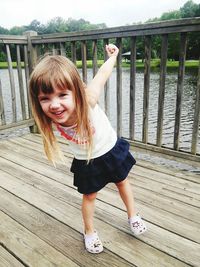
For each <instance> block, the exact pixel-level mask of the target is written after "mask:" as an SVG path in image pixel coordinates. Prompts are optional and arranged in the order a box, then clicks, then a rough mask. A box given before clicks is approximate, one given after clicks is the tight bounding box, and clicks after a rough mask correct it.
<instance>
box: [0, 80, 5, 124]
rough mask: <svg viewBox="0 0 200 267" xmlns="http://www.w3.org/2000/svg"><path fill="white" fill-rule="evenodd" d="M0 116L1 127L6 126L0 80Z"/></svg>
mask: <svg viewBox="0 0 200 267" xmlns="http://www.w3.org/2000/svg"><path fill="white" fill-rule="evenodd" d="M0 116H1V125H5V124H6V118H5V111H4V103H3V93H2V85H1V79H0Z"/></svg>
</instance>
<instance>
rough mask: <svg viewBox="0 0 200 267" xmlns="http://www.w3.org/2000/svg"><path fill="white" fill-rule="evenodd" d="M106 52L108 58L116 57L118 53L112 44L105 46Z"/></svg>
mask: <svg viewBox="0 0 200 267" xmlns="http://www.w3.org/2000/svg"><path fill="white" fill-rule="evenodd" d="M106 52H107V54H108V57H112V56H117V55H118V53H119V49H118V47H117V46H116V45H114V44H108V45H106Z"/></svg>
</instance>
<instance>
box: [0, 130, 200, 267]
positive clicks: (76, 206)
mask: <svg viewBox="0 0 200 267" xmlns="http://www.w3.org/2000/svg"><path fill="white" fill-rule="evenodd" d="M61 145H62V148H63V150H64V151H65V152H66V156H67V157H68V163H67V165H69V166H70V161H71V157H70V155H69V153H68V152H67V149H68V147H67V145H65V144H64V143H62V144H61ZM69 166H67V167H66V166H64V165H59V166H58V168H57V169H55V168H54V167H52V166H51V165H50V164H49V163H48V162H47V160H46V157H45V156H44V154H43V152H42V142H41V138H40V136H39V135H31V134H28V135H25V136H22V137H16V138H13V139H10V140H3V141H1V142H0V210H1V211H0V245H1V246H0V266H2V267H7V266H12V267H20V266H35V267H46V266H54V267H55V266H58V267H62V266H63V267H68V266H72V267H73V266H90V267H91V266H95V267H96V266H120V267H122V266H141V267H146V266H147V267H157V266H158V267H163V266H169V267H175V266H177V267H183V266H200V209H199V207H200V175H199V174H192V173H188V172H185V173H183V172H181V171H178V170H177V169H171V168H166V167H161V166H158V165H153V164H152V163H149V162H145V161H143V160H138V162H137V166H135V168H133V170H132V172H131V173H130V182H131V184H132V185H133V190H134V194H135V200H136V206H137V209H138V210H139V211H141V213H142V215H143V217H144V219H145V221H146V223H147V226H148V228H149V230H148V232H147V233H145V234H144V235H143V236H141V237H137V238H136V237H134V236H132V234H131V233H130V230H129V226H128V224H127V217H126V212H125V210H124V206H123V204H122V201H121V199H120V198H119V195H118V193H117V191H116V187H115V186H114V185H108V186H106V188H104V189H103V190H102V191H101V192H100V193H99V194H98V199H97V202H96V214H95V225H96V228H97V230H98V231H99V234H100V237H101V239H102V241H103V244H104V247H105V250H104V252H103V253H101V254H99V255H91V254H89V253H87V252H86V251H85V249H84V245H83V238H82V223H81V211H80V206H81V195H80V194H79V193H77V191H76V190H75V188H74V187H73V185H72V175H71V173H70V171H69Z"/></svg>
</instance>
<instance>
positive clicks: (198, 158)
mask: <svg viewBox="0 0 200 267" xmlns="http://www.w3.org/2000/svg"><path fill="white" fill-rule="evenodd" d="M125 139H126V138H125ZM128 141H129V142H130V144H131V146H132V147H135V148H140V149H144V150H146V151H149V152H157V153H161V154H164V155H166V156H173V157H178V158H182V159H186V160H192V161H196V162H200V154H199V153H198V154H196V155H192V154H191V153H190V152H186V151H183V150H179V151H176V150H173V149H171V148H168V147H164V146H162V147H157V146H155V145H152V144H144V143H142V142H140V141H132V140H128Z"/></svg>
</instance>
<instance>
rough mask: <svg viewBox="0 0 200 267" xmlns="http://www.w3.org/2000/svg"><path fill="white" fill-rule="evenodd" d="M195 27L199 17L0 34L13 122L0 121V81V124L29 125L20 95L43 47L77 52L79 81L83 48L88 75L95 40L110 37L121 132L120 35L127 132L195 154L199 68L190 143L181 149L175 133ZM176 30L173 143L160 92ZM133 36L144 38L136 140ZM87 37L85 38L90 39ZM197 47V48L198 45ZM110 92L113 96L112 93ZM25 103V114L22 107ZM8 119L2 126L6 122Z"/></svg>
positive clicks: (173, 151)
mask: <svg viewBox="0 0 200 267" xmlns="http://www.w3.org/2000/svg"><path fill="white" fill-rule="evenodd" d="M193 32H196V33H199V32H200V18H191V19H182V20H173V21H163V22H156V23H148V24H139V25H131V26H123V27H113V28H108V29H101V30H91V31H82V32H72V33H56V34H45V35H37V34H36V33H34V32H32V33H29V34H28V35H27V36H20V37H17V36H6V35H2V36H0V45H2V46H4V49H5V50H6V53H7V61H8V70H9V77H10V86H11V99H10V101H12V116H13V121H12V124H9V125H7V123H6V122H5V114H4V112H3V111H4V108H2V107H3V102H4V101H3V95H2V85H1V83H0V113H1V125H0V130H5V129H6V128H9V129H10V128H12V125H13V126H16V127H21V126H22V125H23V122H24V125H26V124H25V122H26V123H28V124H27V125H28V126H33V124H34V123H33V118H32V115H31V112H30V105H29V99H28V97H27V99H26V100H24V95H23V93H24V91H26V95H27V96H28V86H27V85H28V78H29V74H30V72H31V71H32V69H33V68H34V65H35V64H36V62H37V59H38V58H40V57H41V56H43V55H44V54H45V53H53V54H61V55H64V56H67V57H69V58H71V60H72V61H73V62H74V63H75V64H77V58H78V59H81V67H82V78H83V80H84V82H87V80H88V68H87V60H88V55H87V54H88V49H90V50H91V51H90V58H91V59H92V72H93V75H95V73H96V72H97V70H98V60H99V57H98V52H99V45H98V44H99V42H101V50H102V49H103V48H102V46H103V45H105V44H107V43H108V42H109V41H110V40H111V41H112V42H113V41H114V42H115V43H116V44H117V46H118V47H119V56H118V59H117V64H116V102H117V105H116V116H117V119H116V129H117V133H118V135H119V136H122V131H123V123H122V120H123V90H122V87H123V86H122V85H123V81H122V79H123V73H122V61H123V55H122V54H123V53H122V51H123V42H124V40H129V42H130V46H129V49H130V58H129V69H130V74H129V81H130V83H129V95H128V98H129V122H128V124H129V127H128V128H129V129H128V136H127V135H126V136H125V137H126V138H128V139H129V140H130V141H132V142H133V143H134V145H137V146H139V147H144V148H149V149H151V150H156V151H160V152H162V153H167V154H170V155H179V156H182V157H187V158H190V159H194V160H198V161H199V160H200V151H199V149H200V148H199V147H200V144H199V113H200V111H199V106H200V99H199V91H200V71H199V72H198V73H199V74H198V78H197V84H196V86H195V88H196V89H195V90H196V92H194V93H195V101H194V109H193V110H194V116H193V119H192V124H191V129H190V131H191V133H192V134H191V140H190V148H189V149H184V148H182V147H181V145H180V143H181V142H180V135H181V114H182V112H181V111H182V108H183V93H184V77H185V62H186V55H187V49H188V47H187V45H188V38H189V36H190V34H191V33H193ZM175 34H176V35H177V36H178V38H179V44H180V45H179V66H178V70H177V84H176V87H177V90H176V96H175V97H176V111H175V115H174V133H173V145H172V147H171V146H167V145H164V142H163V122H164V105H165V93H166V91H167V89H168V88H167V87H166V75H167V60H168V49H169V38H171V36H174V35H175ZM155 36H159V37H160V39H161V44H160V46H161V47H160V52H159V80H158V87H159V93H158V99H157V103H158V107H157V111H156V113H157V119H156V124H157V127H156V128H157V129H156V142H155V143H151V142H150V141H149V119H150V110H149V106H150V104H151V103H150V87H151V85H150V79H151V59H152V47H153V38H154V37H155ZM138 38H142V39H143V47H144V48H143V58H142V60H143V62H144V76H143V79H144V81H143V92H141V95H142V96H143V103H142V106H143V107H142V115H141V117H142V133H141V138H140V140H139V139H137V138H136V135H135V128H136V115H135V114H136V102H137V99H136V89H137V85H136V76H137V75H136V63H137V49H138V47H137V40H138ZM89 43H90V44H89ZM13 45H14V46H15V51H17V52H16V55H17V58H16V61H17V71H18V82H19V90H20V97H21V111H22V120H21V121H17V120H16V96H15V91H16V89H15V82H14V79H13V68H12V62H13V60H12V58H11V55H10V54H11V53H10V49H11V47H12V49H13ZM22 50H23V51H24V52H23V60H22V59H21V54H20V53H21V52H20V51H22ZM199 51H200V49H199ZM104 60H106V54H105V53H104ZM22 61H23V64H24V65H23V68H24V72H25V80H26V83H25V86H24V85H23V79H22V77H21V76H22V74H21V72H22V70H21V69H22ZM109 90H110V87H109V82H108V83H107V84H106V90H105V95H104V100H103V102H104V108H105V111H106V112H107V113H108V115H109V116H110V114H109V112H110V107H111V105H112V103H111V99H110V97H111V94H110V91H109ZM112 97H113V96H112ZM27 107H28V114H27V110H26V108H27ZM6 125H7V126H6Z"/></svg>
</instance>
